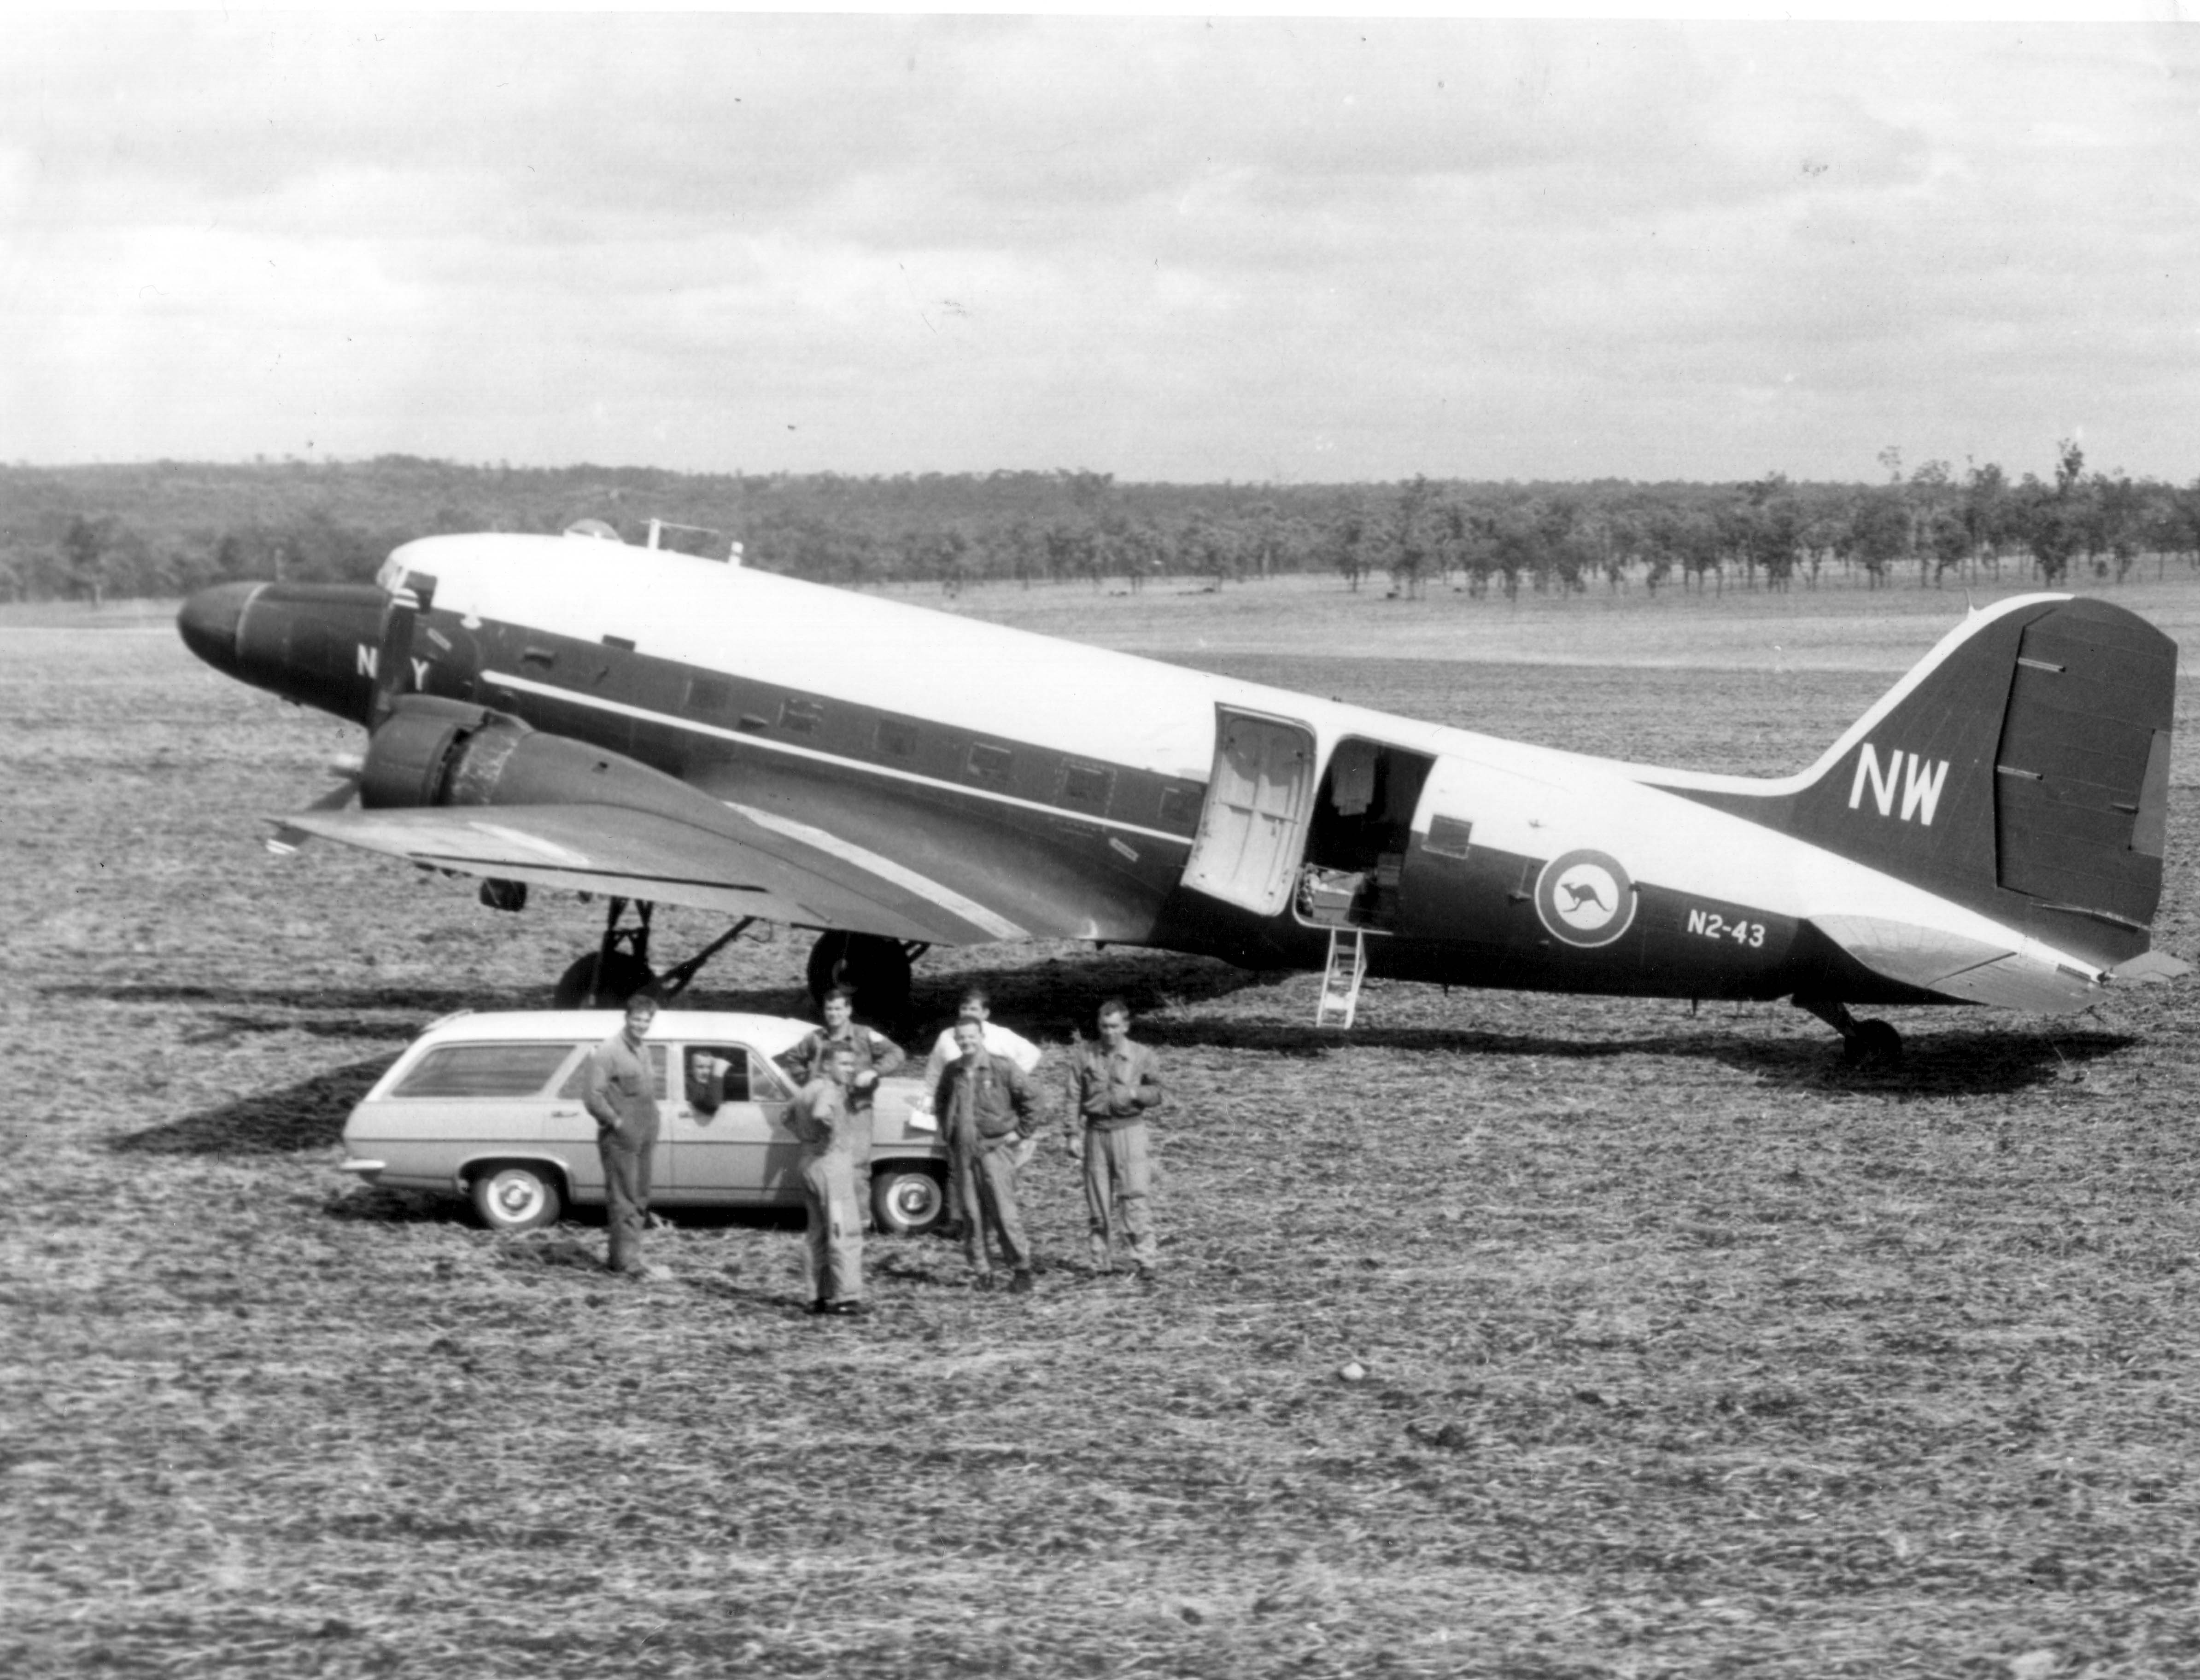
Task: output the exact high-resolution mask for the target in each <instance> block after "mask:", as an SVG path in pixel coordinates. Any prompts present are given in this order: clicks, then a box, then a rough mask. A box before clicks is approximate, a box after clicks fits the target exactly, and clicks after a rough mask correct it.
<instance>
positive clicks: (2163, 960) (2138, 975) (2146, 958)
mask: <svg viewBox="0 0 2200 1680" xmlns="http://www.w3.org/2000/svg"><path fill="white" fill-rule="evenodd" d="M2191 972H2192V965H2191V963H2189V962H2180V961H2179V960H2177V959H2176V958H2175V957H2173V956H2171V955H2170V954H2169V953H2168V952H2167V951H2141V952H2140V953H2139V954H2138V955H2137V956H2135V957H2133V959H2132V960H2130V961H2129V962H2120V963H2118V964H2117V965H2115V968H2114V969H2112V970H2110V973H2111V974H2112V975H2113V976H2114V977H2115V981H2116V983H2117V984H2119V985H2123V986H2159V985H2161V984H2162V983H2163V982H2164V981H2165V980H2178V979H2182V978H2183V977H2185V975H2188V974H2190V973H2191Z"/></svg>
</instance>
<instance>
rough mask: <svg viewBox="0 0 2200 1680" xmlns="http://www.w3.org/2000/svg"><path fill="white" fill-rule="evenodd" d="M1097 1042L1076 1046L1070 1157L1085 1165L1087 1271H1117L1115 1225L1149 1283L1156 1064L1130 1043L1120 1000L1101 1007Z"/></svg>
mask: <svg viewBox="0 0 2200 1680" xmlns="http://www.w3.org/2000/svg"><path fill="white" fill-rule="evenodd" d="M1099 1025H1100V1042H1099V1044H1098V1046H1097V1047H1093V1046H1088V1045H1080V1046H1079V1047H1078V1050H1077V1059H1076V1061H1075V1063H1074V1065H1073V1067H1072V1070H1071V1077H1072V1079H1073V1080H1074V1082H1075V1094H1076V1098H1077V1115H1078V1117H1077V1118H1076V1119H1075V1120H1073V1121H1072V1122H1071V1124H1072V1125H1073V1126H1078V1127H1081V1128H1082V1131H1083V1135H1082V1136H1081V1137H1080V1135H1078V1134H1077V1133H1076V1132H1072V1133H1071V1135H1070V1140H1069V1152H1070V1155H1071V1157H1072V1158H1074V1159H1077V1160H1081V1161H1083V1162H1084V1164H1085V1214H1086V1216H1087V1217H1088V1219H1089V1221H1090V1222H1091V1233H1092V1269H1093V1271H1094V1272H1095V1273H1096V1274H1097V1275H1106V1274H1107V1273H1109V1272H1112V1271H1114V1270H1115V1228H1116V1226H1117V1225H1118V1224H1120V1226H1121V1227H1122V1231H1123V1235H1124V1238H1125V1240H1126V1242H1127V1243H1128V1245H1129V1247H1130V1250H1131V1259H1132V1263H1134V1264H1135V1265H1136V1266H1137V1267H1138V1281H1139V1282H1141V1283H1151V1282H1152V1281H1153V1280H1154V1267H1155V1264H1156V1261H1157V1259H1158V1257H1159V1250H1158V1246H1157V1245H1156V1241H1155V1239H1154V1221H1153V1215H1152V1213H1151V1212H1150V1210H1148V1208H1147V1206H1146V1204H1147V1201H1148V1200H1149V1199H1150V1197H1151V1195H1152V1193H1153V1161H1152V1158H1151V1156H1150V1154H1149V1153H1148V1152H1147V1148H1146V1112H1147V1111H1148V1110H1150V1109H1151V1108H1154V1107H1156V1106H1158V1105H1159V1104H1160V1102H1161V1063H1160V1060H1159V1059H1158V1058H1156V1056H1155V1054H1154V1053H1153V1052H1152V1051H1151V1050H1149V1049H1148V1048H1147V1047H1145V1046H1144V1045H1143V1044H1133V1043H1132V1041H1131V1012H1130V1010H1129V1009H1128V1008H1127V1007H1126V1006H1124V1004H1123V1003H1122V1002H1121V1000H1119V999H1116V998H1110V999H1109V1000H1108V1001H1107V1002H1105V1003H1103V1004H1102V1005H1101V1006H1100V1020H1099Z"/></svg>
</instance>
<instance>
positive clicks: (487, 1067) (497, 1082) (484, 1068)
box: [390, 1044, 573, 1098]
mask: <svg viewBox="0 0 2200 1680" xmlns="http://www.w3.org/2000/svg"><path fill="white" fill-rule="evenodd" d="M572 1053H573V1047H572V1046H571V1045H570V1044H444V1045H439V1046H437V1047H436V1048H435V1049H433V1050H430V1052H429V1053H427V1054H426V1055H424V1056H423V1057H422V1058H421V1059H419V1060H418V1062H416V1063H415V1064H413V1066H412V1071H411V1072H410V1073H407V1075H406V1076H405V1077H404V1078H402V1079H401V1080H400V1081H398V1082H397V1086H396V1088H395V1090H393V1091H391V1092H390V1095H391V1096H392V1097H393V1098H401V1097H531V1096H533V1095H534V1094H535V1093H536V1092H538V1091H540V1090H541V1088H543V1087H544V1086H545V1085H547V1084H548V1083H549V1082H550V1076H551V1075H552V1074H553V1073H555V1072H557V1071H558V1070H559V1068H561V1067H563V1066H565V1058H566V1057H568V1056H570V1054H572Z"/></svg>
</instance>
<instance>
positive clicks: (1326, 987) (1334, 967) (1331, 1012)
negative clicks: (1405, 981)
mask: <svg viewBox="0 0 2200 1680" xmlns="http://www.w3.org/2000/svg"><path fill="white" fill-rule="evenodd" d="M1366 977H1367V941H1366V936H1365V935H1363V934H1362V933H1361V932H1360V930H1359V929H1358V928H1356V927H1333V928H1331V929H1330V930H1329V967H1328V969H1327V971H1325V972H1324V974H1323V975H1322V977H1321V1002H1320V1003H1319V1005H1318V1006H1316V1007H1315V1010H1314V1025H1316V1026H1317V1027H1349V1026H1350V1025H1351V1024H1352V1018H1353V1015H1354V1014H1355V1012H1357V1011H1358V1009H1359V1007H1360V982H1361V981H1362V980H1364V979H1366Z"/></svg>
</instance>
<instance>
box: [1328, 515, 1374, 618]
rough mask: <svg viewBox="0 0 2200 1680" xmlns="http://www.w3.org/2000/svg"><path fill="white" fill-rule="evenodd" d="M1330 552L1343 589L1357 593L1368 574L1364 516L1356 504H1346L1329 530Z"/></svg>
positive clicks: (1365, 516) (1365, 517) (1365, 520)
mask: <svg viewBox="0 0 2200 1680" xmlns="http://www.w3.org/2000/svg"><path fill="white" fill-rule="evenodd" d="M1329 538H1330V541H1329V551H1330V557H1331V561H1332V563H1334V564H1335V565H1336V567H1337V570H1338V571H1340V572H1342V573H1343V575H1344V586H1345V587H1346V588H1348V589H1349V590H1350V591H1352V592H1353V593H1354V594H1355V595H1356V594H1358V593H1359V592H1360V579H1361V578H1362V577H1363V576H1365V575H1366V572H1367V515H1366V510H1365V509H1363V508H1361V507H1360V506H1359V505H1357V504H1356V503H1347V504H1346V505H1345V506H1344V507H1343V509H1341V510H1339V511H1338V513H1337V517H1336V519H1335V520H1334V522H1331V526H1330V528H1329Z"/></svg>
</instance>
